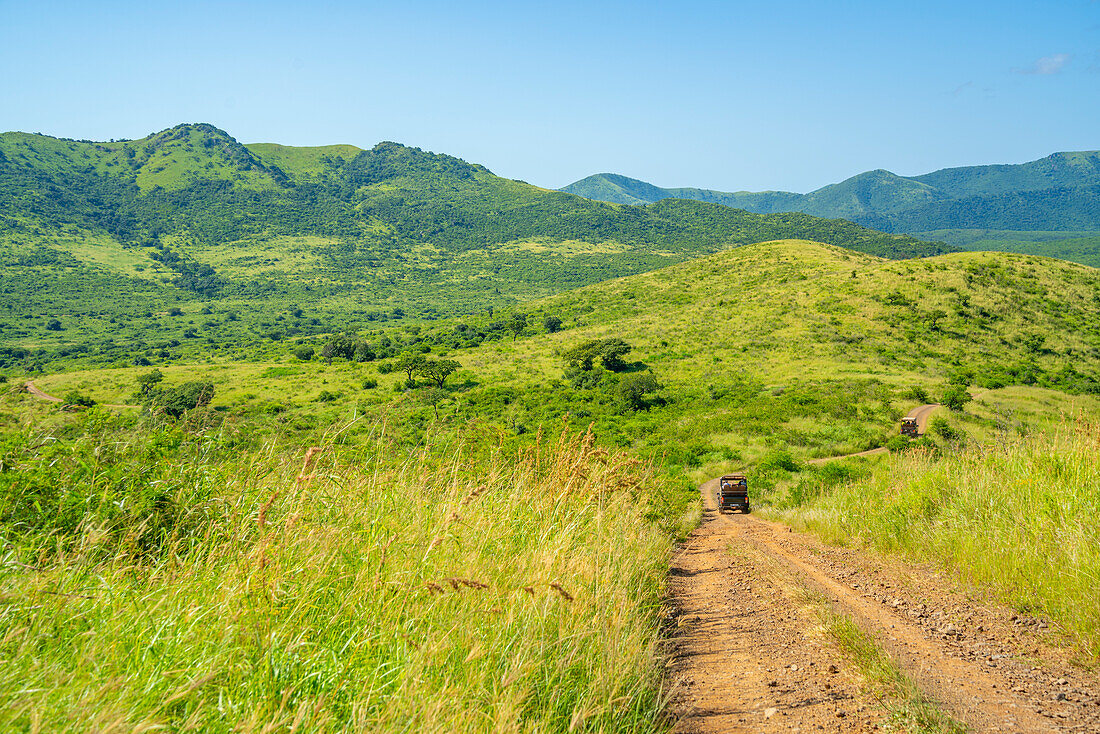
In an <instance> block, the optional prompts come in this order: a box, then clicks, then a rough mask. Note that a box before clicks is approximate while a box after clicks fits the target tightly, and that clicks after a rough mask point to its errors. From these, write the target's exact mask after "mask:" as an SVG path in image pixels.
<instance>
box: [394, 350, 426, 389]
mask: <svg viewBox="0 0 1100 734" xmlns="http://www.w3.org/2000/svg"><path fill="white" fill-rule="evenodd" d="M427 361H428V358H427V357H425V356H424V355H423V354H421V353H420V352H415V353H414V352H405V353H403V354H402V355H401V356H400V357H398V358H397V361H396V362H394V365H393V366H394V369H398V370H401V371H402V372H404V373H405V374H406V375H408V378H407V379H406V380H405V384H406V385H408V386H409V387H412V386H414V385H416V380H415V379H414V376H415V375H416V374H417V373H418V372H420V370H421V369H423V367H424V364H425V363H426V362H427Z"/></svg>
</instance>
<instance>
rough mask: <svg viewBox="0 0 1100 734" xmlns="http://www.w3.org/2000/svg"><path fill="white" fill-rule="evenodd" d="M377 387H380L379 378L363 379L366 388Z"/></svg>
mask: <svg viewBox="0 0 1100 734" xmlns="http://www.w3.org/2000/svg"><path fill="white" fill-rule="evenodd" d="M376 387H378V380H376V379H374V378H373V377H368V378H367V379H365V380H363V389H364V390H373V389H374V388H376Z"/></svg>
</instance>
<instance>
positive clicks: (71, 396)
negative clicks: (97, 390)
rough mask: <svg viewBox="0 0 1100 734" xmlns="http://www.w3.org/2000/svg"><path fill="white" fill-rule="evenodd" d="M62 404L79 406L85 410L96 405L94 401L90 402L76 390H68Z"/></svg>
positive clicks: (88, 398) (90, 400)
mask: <svg viewBox="0 0 1100 734" xmlns="http://www.w3.org/2000/svg"><path fill="white" fill-rule="evenodd" d="M63 402H64V403H65V404H66V405H81V406H83V407H85V408H90V407H92V406H93V405H95V404H96V403H95V400H92V399H91V398H90V397H88V396H87V395H84V394H83V393H80V392H78V391H76V390H70V391H69V392H67V393H65V398H64V401H63Z"/></svg>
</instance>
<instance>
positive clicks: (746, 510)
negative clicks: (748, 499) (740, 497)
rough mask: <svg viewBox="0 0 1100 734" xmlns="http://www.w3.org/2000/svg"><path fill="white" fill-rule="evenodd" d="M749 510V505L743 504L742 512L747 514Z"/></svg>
mask: <svg viewBox="0 0 1100 734" xmlns="http://www.w3.org/2000/svg"><path fill="white" fill-rule="evenodd" d="M749 512H751V510H750V508H749V506H748V505H745V509H744V513H745V514H746V515H747V514H749Z"/></svg>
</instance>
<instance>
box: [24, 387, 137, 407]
mask: <svg viewBox="0 0 1100 734" xmlns="http://www.w3.org/2000/svg"><path fill="white" fill-rule="evenodd" d="M23 387H25V388H26V389H27V392H29V393H30V394H31V395H33V396H35V397H36V398H38V399H39V400H48V401H49V402H51V403H60V402H63V401H62V400H61V398H59V397H57V396H56V395H50V394H49V393H48V392H44V391H42V390H40V389H38V388H37V387H35V386H34V383H33V382H31V381H30V380H27V381H26V382H24V383H23ZM101 405H102V406H103V407H104V408H139V407H141V406H139V405H119V404H116V403H101Z"/></svg>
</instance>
